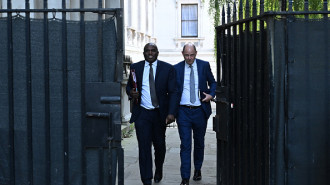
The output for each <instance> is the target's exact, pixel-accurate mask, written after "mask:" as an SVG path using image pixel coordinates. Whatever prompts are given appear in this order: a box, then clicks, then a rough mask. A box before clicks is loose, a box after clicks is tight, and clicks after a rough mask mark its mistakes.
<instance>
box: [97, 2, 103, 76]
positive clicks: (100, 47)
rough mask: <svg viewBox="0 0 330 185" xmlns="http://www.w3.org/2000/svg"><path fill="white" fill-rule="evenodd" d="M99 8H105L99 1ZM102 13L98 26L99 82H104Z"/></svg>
mask: <svg viewBox="0 0 330 185" xmlns="http://www.w3.org/2000/svg"><path fill="white" fill-rule="evenodd" d="M98 7H99V8H102V7H103V1H102V0H99V3H98ZM102 15H103V14H101V13H99V14H98V24H97V47H98V48H97V54H98V56H97V57H98V81H99V82H103V31H102V29H103V22H102Z"/></svg>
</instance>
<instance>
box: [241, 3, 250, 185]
mask: <svg viewBox="0 0 330 185" xmlns="http://www.w3.org/2000/svg"><path fill="white" fill-rule="evenodd" d="M247 18H250V1H249V0H246V6H245V19H247ZM244 47H245V48H246V50H245V60H243V61H244V63H243V76H244V79H243V114H244V117H243V118H244V120H245V121H244V120H243V123H244V124H243V137H244V141H245V144H244V145H243V146H244V156H245V160H244V161H246V162H245V164H244V171H245V172H246V173H245V182H244V184H246V185H250V179H251V178H250V177H251V171H250V170H249V167H250V166H252V163H251V153H250V151H249V149H250V148H251V144H252V143H251V140H250V138H251V135H250V132H249V130H250V114H249V113H250V111H249V105H250V104H249V94H250V90H249V89H250V87H249V82H250V76H249V74H250V73H249V64H250V22H246V23H245V43H244Z"/></svg>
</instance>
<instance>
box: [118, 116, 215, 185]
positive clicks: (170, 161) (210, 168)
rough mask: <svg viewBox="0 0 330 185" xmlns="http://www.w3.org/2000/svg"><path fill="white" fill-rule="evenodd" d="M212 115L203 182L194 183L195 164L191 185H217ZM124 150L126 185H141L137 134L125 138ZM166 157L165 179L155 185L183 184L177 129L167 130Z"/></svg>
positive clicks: (207, 134)
mask: <svg viewBox="0 0 330 185" xmlns="http://www.w3.org/2000/svg"><path fill="white" fill-rule="evenodd" d="M213 116H214V115H211V117H210V119H209V122H208V127H207V131H206V136H205V154H204V163H203V167H202V176H203V178H202V180H201V181H193V180H192V176H193V170H194V168H193V164H192V173H191V178H190V184H191V185H197V184H199V185H215V184H216V134H215V132H214V131H213V130H212V127H213V123H212V118H213ZM122 146H123V148H124V156H125V157H124V160H125V163H124V168H125V180H124V182H125V185H141V184H142V182H141V180H140V171H139V161H138V146H137V140H136V135H135V132H133V134H132V137H130V138H124V139H123V141H122ZM166 146H167V151H166V157H165V163H164V168H163V170H164V172H163V179H162V181H161V182H160V183H154V182H153V184H154V185H179V184H180V183H181V176H180V138H179V133H178V130H177V128H167V130H166Z"/></svg>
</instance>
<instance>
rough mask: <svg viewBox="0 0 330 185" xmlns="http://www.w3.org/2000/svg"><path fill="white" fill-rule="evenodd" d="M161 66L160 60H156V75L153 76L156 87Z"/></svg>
mask: <svg viewBox="0 0 330 185" xmlns="http://www.w3.org/2000/svg"><path fill="white" fill-rule="evenodd" d="M161 66H162V62H161V61H159V60H158V61H157V68H156V76H155V86H156V89H158V88H157V84H158V79H159V76H160V73H161V70H160V68H161Z"/></svg>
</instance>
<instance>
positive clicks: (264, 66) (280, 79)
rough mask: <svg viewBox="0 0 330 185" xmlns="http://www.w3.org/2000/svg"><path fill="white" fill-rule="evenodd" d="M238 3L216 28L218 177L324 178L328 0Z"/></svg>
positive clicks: (296, 184)
mask: <svg viewBox="0 0 330 185" xmlns="http://www.w3.org/2000/svg"><path fill="white" fill-rule="evenodd" d="M244 2H246V4H245V6H244V7H243V1H240V2H239V3H240V4H239V9H238V11H237V10H236V4H235V3H234V4H230V5H228V6H227V7H226V8H225V7H223V8H222V25H221V26H218V27H216V31H217V72H218V73H217V74H218V78H217V82H218V86H217V91H216V104H217V110H216V116H215V117H214V130H215V131H216V133H217V151H218V152H217V184H219V185H220V184H221V185H266V184H267V185H312V184H320V185H321V184H322V185H325V184H330V179H329V169H330V157H329V156H330V151H329V148H330V137H329V131H330V124H329V123H330V117H329V107H330V106H329V102H330V101H329V98H330V86H329V79H330V73H329V69H330V68H329V64H330V59H329V53H330V41H329V36H330V20H329V14H330V12H329V9H328V7H329V6H328V2H327V1H326V0H324V1H320V3H322V4H321V5H320V7H322V10H319V11H309V10H308V7H309V5H308V1H305V8H304V11H293V7H292V1H289V2H287V1H282V10H281V11H277V12H271V11H268V12H264V1H263V0H261V1H259V3H258V4H259V5H260V6H258V7H257V3H256V0H253V2H251V1H250V2H249V1H248V0H246V1H244ZM251 4H252V5H253V6H252V7H251V6H250V5H251ZM287 5H288V6H287ZM243 8H244V11H245V14H244V15H243ZM251 10H252V11H251ZM257 10H259V11H260V14H257ZM225 12H226V13H225ZM231 12H232V13H231ZM251 14H252V16H251ZM237 15H238V17H237ZM243 16H244V18H243Z"/></svg>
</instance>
